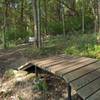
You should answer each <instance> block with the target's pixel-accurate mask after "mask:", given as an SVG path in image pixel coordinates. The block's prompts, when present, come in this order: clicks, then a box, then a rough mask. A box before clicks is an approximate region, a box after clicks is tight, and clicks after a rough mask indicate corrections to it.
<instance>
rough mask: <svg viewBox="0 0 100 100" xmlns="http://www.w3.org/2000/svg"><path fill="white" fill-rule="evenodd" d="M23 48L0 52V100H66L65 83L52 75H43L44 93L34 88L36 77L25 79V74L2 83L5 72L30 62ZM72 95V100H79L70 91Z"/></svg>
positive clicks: (73, 92)
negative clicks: (45, 86) (44, 82)
mask: <svg viewBox="0 0 100 100" xmlns="http://www.w3.org/2000/svg"><path fill="white" fill-rule="evenodd" d="M24 48H26V46H23V47H22V46H21V47H18V48H16V49H8V50H0V90H1V91H0V100H67V97H68V94H67V85H66V82H65V81H64V80H63V79H61V78H59V77H57V76H54V75H52V74H47V73H44V74H45V75H46V76H47V77H46V83H47V87H48V88H47V90H46V91H40V90H37V89H35V88H34V86H35V83H34V80H35V79H36V77H33V76H34V75H33V76H32V78H31V79H30V78H29V79H27V78H26V77H28V75H29V74H27V75H22V76H20V77H17V78H16V77H12V78H11V79H10V80H6V81H4V73H5V71H6V70H9V69H14V70H16V69H17V68H18V67H19V66H21V65H23V64H25V63H26V62H27V61H29V60H32V57H31V58H30V57H26V56H24V54H23V49H24ZM33 58H34V57H33ZM40 76H41V74H40ZM43 78H44V77H43ZM40 79H41V78H40ZM72 95H73V100H80V99H78V98H77V95H76V93H75V91H72ZM76 98H77V99H76Z"/></svg>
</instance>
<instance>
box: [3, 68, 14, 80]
mask: <svg viewBox="0 0 100 100" xmlns="http://www.w3.org/2000/svg"><path fill="white" fill-rule="evenodd" d="M14 76H15V74H14V71H13V69H9V70H7V71H6V72H5V74H4V79H5V80H6V79H10V78H12V77H14Z"/></svg>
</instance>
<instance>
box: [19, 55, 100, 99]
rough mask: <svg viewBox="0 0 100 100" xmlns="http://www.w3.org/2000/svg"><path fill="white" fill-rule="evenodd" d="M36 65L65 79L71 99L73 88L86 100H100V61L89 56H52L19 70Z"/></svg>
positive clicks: (30, 63)
mask: <svg viewBox="0 0 100 100" xmlns="http://www.w3.org/2000/svg"><path fill="white" fill-rule="evenodd" d="M30 65H35V66H37V67H39V68H41V69H43V70H47V71H49V72H51V73H53V74H55V75H58V76H60V77H62V78H64V79H65V81H66V83H67V84H68V91H69V100H70V99H71V98H70V92H71V88H73V89H74V90H75V91H76V92H77V93H78V95H79V96H80V97H82V98H83V99H84V100H100V61H98V60H96V59H92V58H87V57H73V56H66V55H58V56H52V57H48V58H42V59H37V60H34V61H31V62H29V63H27V64H25V65H24V66H21V67H20V68H19V70H25V69H27V68H29V67H30Z"/></svg>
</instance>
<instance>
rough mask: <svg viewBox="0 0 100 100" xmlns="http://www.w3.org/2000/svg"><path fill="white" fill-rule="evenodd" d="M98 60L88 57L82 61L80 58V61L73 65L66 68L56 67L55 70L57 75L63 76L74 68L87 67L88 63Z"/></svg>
mask: <svg viewBox="0 0 100 100" xmlns="http://www.w3.org/2000/svg"><path fill="white" fill-rule="evenodd" d="M96 61H97V60H96V59H91V58H87V59H83V60H82V61H81V60H80V61H79V62H76V63H72V64H71V65H66V68H64V69H59V70H58V69H55V70H54V71H55V73H56V74H57V75H60V76H63V75H65V74H67V73H69V72H72V71H74V70H77V69H80V68H82V67H86V65H89V64H91V63H94V62H96Z"/></svg>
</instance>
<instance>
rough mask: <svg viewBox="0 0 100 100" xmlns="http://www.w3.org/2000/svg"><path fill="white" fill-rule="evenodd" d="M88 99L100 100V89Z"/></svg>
mask: <svg viewBox="0 0 100 100" xmlns="http://www.w3.org/2000/svg"><path fill="white" fill-rule="evenodd" d="M86 100H100V90H98V91H97V92H96V93H95V94H93V95H92V96H90V97H89V98H87V99H86Z"/></svg>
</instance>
